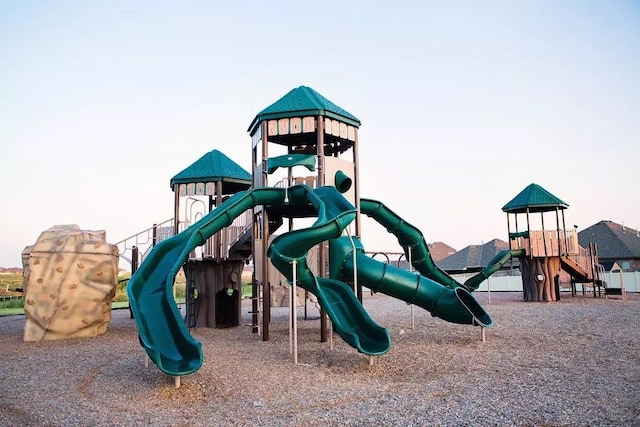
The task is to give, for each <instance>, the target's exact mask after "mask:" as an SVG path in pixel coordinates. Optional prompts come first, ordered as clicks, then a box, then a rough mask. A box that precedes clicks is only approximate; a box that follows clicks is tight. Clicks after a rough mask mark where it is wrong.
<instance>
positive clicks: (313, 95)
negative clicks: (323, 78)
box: [247, 86, 360, 135]
mask: <svg viewBox="0 0 640 427" xmlns="http://www.w3.org/2000/svg"><path fill="white" fill-rule="evenodd" d="M317 115H323V116H326V117H330V118H334V119H337V120H340V121H342V122H344V123H347V124H350V125H353V126H355V127H360V120H359V119H358V118H357V117H356V116H354V115H353V114H351V113H349V112H348V111H346V110H344V109H342V108H340V107H338V106H337V105H336V104H334V103H333V102H331V101H329V100H328V99H327V98H325V97H324V96H322V95H320V94H319V93H318V92H316V91H315V90H313V89H311V88H310V87H307V86H300V87H297V88H295V89H292V90H291V91H289V93H287V94H286V95H285V96H283V97H282V98H280V99H279V100H277V101H276V102H274V103H273V104H271V105H270V106H268V107H267V108H265V109H264V110H262V111H260V112H259V113H258V115H257V116H256V117H255V118H254V119H253V121H252V122H251V125H250V126H249V129H247V131H248V132H249V133H250V134H251V135H253V134H254V132H255V130H256V127H257V126H258V123H260V122H262V121H264V120H273V119H282V118H286V117H301V116H317Z"/></svg>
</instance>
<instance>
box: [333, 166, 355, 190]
mask: <svg viewBox="0 0 640 427" xmlns="http://www.w3.org/2000/svg"><path fill="white" fill-rule="evenodd" d="M334 182H335V185H336V189H337V190H338V191H339V192H341V193H346V192H347V191H349V189H350V188H351V184H352V183H353V182H352V181H351V178H349V177H348V176H347V174H345V173H344V172H342V171H337V172H336V174H335V176H334Z"/></svg>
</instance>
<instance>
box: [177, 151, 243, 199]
mask: <svg viewBox="0 0 640 427" xmlns="http://www.w3.org/2000/svg"><path fill="white" fill-rule="evenodd" d="M217 181H223V183H231V184H235V185H231V186H230V187H233V188H231V190H232V191H229V192H225V194H230V193H232V192H236V191H242V190H246V189H247V188H249V187H250V186H251V182H252V177H251V174H250V173H249V172H247V171H246V170H244V169H242V168H241V167H240V166H239V165H238V164H237V163H236V162H234V161H233V160H231V159H230V158H228V157H227V156H225V155H224V154H223V153H221V152H220V151H218V150H213V151H210V152H208V153H207V154H205V155H204V156H202V157H200V158H199V159H198V160H196V161H195V162H194V163H193V164H192V165H191V166H189V167H188V168H186V169H184V170H183V171H182V172H180V173H178V174H177V175H175V176H174V177H173V178H171V183H170V184H171V188H172V189H173V186H174V184H191V183H197V182H204V183H207V182H217ZM235 188H237V189H235ZM223 191H224V189H223Z"/></svg>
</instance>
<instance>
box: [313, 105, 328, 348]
mask: <svg viewBox="0 0 640 427" xmlns="http://www.w3.org/2000/svg"><path fill="white" fill-rule="evenodd" d="M316 120H317V121H318V126H316V132H317V133H316V141H317V144H316V153H317V156H318V187H319V186H322V185H324V118H323V117H322V116H321V115H318V117H317V119H316ZM318 264H320V265H319V266H318V274H319V276H320V277H325V275H326V274H327V268H326V254H325V244H324V242H320V245H319V248H318ZM328 323H329V322H328V321H327V313H326V312H325V311H324V309H320V342H327V340H328V333H327V332H328Z"/></svg>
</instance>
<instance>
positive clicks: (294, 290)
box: [289, 259, 298, 365]
mask: <svg viewBox="0 0 640 427" xmlns="http://www.w3.org/2000/svg"><path fill="white" fill-rule="evenodd" d="M297 270H298V262H297V261H296V260H295V259H294V260H293V283H291V301H290V304H289V305H290V306H291V308H292V310H291V311H289V315H290V316H291V320H292V327H293V363H294V365H297V364H298V316H296V312H297V311H298V310H297V301H296V293H297V285H296V282H297V280H298V278H297Z"/></svg>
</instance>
